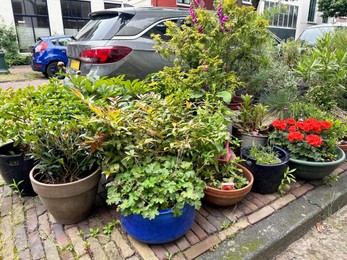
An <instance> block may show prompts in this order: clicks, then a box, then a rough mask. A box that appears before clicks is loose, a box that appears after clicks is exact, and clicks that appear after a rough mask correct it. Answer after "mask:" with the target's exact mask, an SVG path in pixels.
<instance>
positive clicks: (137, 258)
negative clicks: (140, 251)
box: [127, 255, 140, 260]
mask: <svg viewBox="0 0 347 260" xmlns="http://www.w3.org/2000/svg"><path fill="white" fill-rule="evenodd" d="M127 260H140V258H139V257H138V256H136V255H133V256H132V257H128V258H127Z"/></svg>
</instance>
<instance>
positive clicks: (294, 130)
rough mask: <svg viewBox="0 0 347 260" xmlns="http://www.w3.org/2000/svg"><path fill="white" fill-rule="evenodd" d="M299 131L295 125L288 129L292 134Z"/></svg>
mask: <svg viewBox="0 0 347 260" xmlns="http://www.w3.org/2000/svg"><path fill="white" fill-rule="evenodd" d="M297 130H298V129H297V128H296V126H295V125H292V126H290V127H289V128H288V132H289V133H290V132H296V131H297Z"/></svg>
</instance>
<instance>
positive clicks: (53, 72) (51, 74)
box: [46, 61, 59, 78]
mask: <svg viewBox="0 0 347 260" xmlns="http://www.w3.org/2000/svg"><path fill="white" fill-rule="evenodd" d="M58 62H59V61H52V62H51V63H49V64H48V65H47V68H46V74H47V77H48V78H55V77H57V76H58V75H57V72H59V67H58Z"/></svg>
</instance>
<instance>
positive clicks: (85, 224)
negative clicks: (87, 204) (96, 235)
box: [77, 220, 90, 238]
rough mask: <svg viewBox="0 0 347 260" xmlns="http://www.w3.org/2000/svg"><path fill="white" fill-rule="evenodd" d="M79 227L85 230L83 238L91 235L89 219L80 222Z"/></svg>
mask: <svg viewBox="0 0 347 260" xmlns="http://www.w3.org/2000/svg"><path fill="white" fill-rule="evenodd" d="M77 225H78V229H79V230H81V232H83V238H88V237H89V235H90V230H89V229H90V227H89V223H88V220H83V221H81V222H79V223H78V224H77Z"/></svg>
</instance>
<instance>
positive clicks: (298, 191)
mask: <svg viewBox="0 0 347 260" xmlns="http://www.w3.org/2000/svg"><path fill="white" fill-rule="evenodd" d="M312 189H314V186H313V185H311V184H309V183H306V184H304V185H303V186H301V187H299V188H297V189H295V190H293V191H291V192H290V193H291V194H293V195H294V196H295V197H297V198H299V197H301V196H302V195H304V194H306V193H307V192H308V191H310V190H312Z"/></svg>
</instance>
